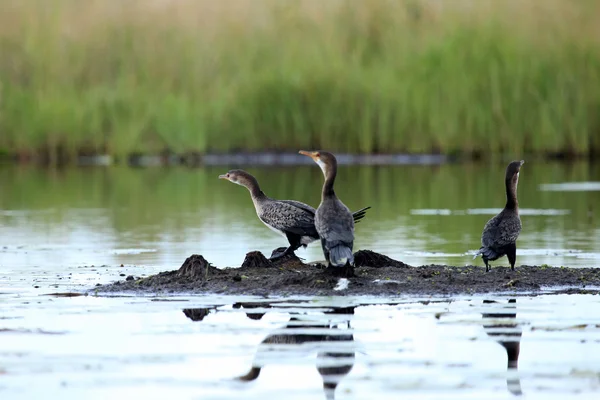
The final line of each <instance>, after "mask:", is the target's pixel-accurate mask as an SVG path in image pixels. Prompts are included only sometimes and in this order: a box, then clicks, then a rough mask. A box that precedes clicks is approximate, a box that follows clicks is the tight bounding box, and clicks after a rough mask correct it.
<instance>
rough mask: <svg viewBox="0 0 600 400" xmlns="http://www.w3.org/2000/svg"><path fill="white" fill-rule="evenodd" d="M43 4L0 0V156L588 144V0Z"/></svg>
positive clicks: (494, 150) (591, 105)
mask: <svg viewBox="0 0 600 400" xmlns="http://www.w3.org/2000/svg"><path fill="white" fill-rule="evenodd" d="M48 2H49V0H3V1H2V2H1V3H0V54H2V57H0V153H8V154H18V155H21V156H22V157H25V158H26V157H32V156H33V157H35V156H40V155H43V156H44V157H45V158H47V159H49V160H50V162H56V161H57V160H59V159H61V158H62V159H74V157H75V156H76V155H77V154H90V153H109V154H113V155H116V156H117V157H123V156H127V155H128V154H131V153H133V152H143V153H156V152H159V151H163V150H169V151H173V152H176V153H188V152H208V151H237V150H249V151H257V150H290V151H295V150H297V149H299V148H326V149H330V150H333V151H338V152H341V151H344V152H353V153H358V152H360V153H372V152H382V153H388V152H411V153H424V152H442V153H446V154H453V153H483V154H486V155H485V157H488V156H489V155H491V156H496V155H498V154H502V153H505V154H506V153H508V154H511V155H514V156H518V155H521V154H524V153H538V154H548V153H566V154H571V155H591V154H599V153H600V134H599V132H598V131H599V130H600V114H598V112H597V110H598V109H600V43H599V42H598V39H597V37H598V33H600V31H599V29H597V28H596V26H597V24H596V20H597V18H596V17H598V16H600V5H597V4H596V2H594V1H592V0H578V1H575V0H574V1H570V2H565V1H559V0H530V1H528V2H525V3H523V2H517V1H511V0H506V1H502V2H498V1H492V0H481V1H478V0H462V1H456V2H454V3H453V4H454V6H453V7H452V8H451V9H450V7H449V6H448V4H449V2H445V3H440V2H431V1H428V0H404V1H391V0H365V1H362V2H360V3H359V5H357V4H355V3H351V2H349V1H346V0H336V1H331V2H327V3H323V2H319V1H316V0H304V1H303V2H278V1H272V0H271V1H269V0H256V1H247V0H231V1H228V2H212V1H209V0H198V1H190V0H179V1H175V0H154V1H150V0H148V1H145V0H130V1H127V2H122V1H119V0H103V1H99V0H90V1H86V2H77V1H74V0H53V1H51V3H52V7H50V6H48V5H47V4H48ZM217 3H219V4H217ZM435 4H445V5H446V6H445V9H443V10H440V9H439V6H436V5H435Z"/></svg>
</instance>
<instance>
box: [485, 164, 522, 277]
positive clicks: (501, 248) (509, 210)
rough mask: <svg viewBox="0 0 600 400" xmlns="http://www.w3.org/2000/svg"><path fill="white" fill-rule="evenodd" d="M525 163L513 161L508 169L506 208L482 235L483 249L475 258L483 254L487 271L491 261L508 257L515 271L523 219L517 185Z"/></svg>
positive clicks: (505, 180) (491, 221) (488, 223)
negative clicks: (520, 216) (520, 215)
mask: <svg viewBox="0 0 600 400" xmlns="http://www.w3.org/2000/svg"><path fill="white" fill-rule="evenodd" d="M524 162H525V161H523V160H521V161H513V162H511V163H510V164H508V167H507V168H506V176H505V178H504V183H505V186H506V206H505V207H504V209H503V210H502V211H501V212H500V213H499V214H498V215H496V216H495V217H494V218H492V219H490V220H489V221H488V222H487V224H485V227H484V228H483V234H482V235H481V248H480V249H479V251H478V252H477V254H475V257H477V256H478V255H480V254H481V257H482V258H483V262H484V263H485V271H486V272H488V271H489V270H490V265H489V261H494V260H497V259H498V258H500V257H502V256H504V255H506V256H507V257H508V262H509V263H510V269H512V270H513V271H514V269H515V261H516V259H517V245H516V242H517V238H518V237H519V233H521V219H520V218H519V202H518V201H517V184H518V183H519V171H520V170H521V166H522V165H523V163H524Z"/></svg>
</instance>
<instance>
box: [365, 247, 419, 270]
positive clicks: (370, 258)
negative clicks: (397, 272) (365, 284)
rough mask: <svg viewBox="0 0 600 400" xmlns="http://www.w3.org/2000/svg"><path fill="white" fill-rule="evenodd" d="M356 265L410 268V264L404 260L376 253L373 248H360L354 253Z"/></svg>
mask: <svg viewBox="0 0 600 400" xmlns="http://www.w3.org/2000/svg"><path fill="white" fill-rule="evenodd" d="M354 265H355V266H356V267H371V268H382V267H396V268H410V265H408V264H404V263H403V262H402V261H396V260H394V259H393V258H389V257H388V256H385V255H383V254H379V253H375V252H374V251H371V250H359V251H357V252H356V253H354Z"/></svg>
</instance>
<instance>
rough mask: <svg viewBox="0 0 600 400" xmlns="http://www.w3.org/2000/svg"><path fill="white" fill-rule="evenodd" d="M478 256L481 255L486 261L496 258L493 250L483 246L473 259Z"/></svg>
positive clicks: (496, 254)
mask: <svg viewBox="0 0 600 400" xmlns="http://www.w3.org/2000/svg"><path fill="white" fill-rule="evenodd" d="M478 255H481V256H483V257H485V258H487V259H488V260H495V259H497V258H498V253H496V252H495V251H494V250H493V249H490V248H489V247H485V246H482V247H481V248H480V249H479V251H478V252H477V254H475V256H474V257H473V258H474V259H475V258H477V256H478Z"/></svg>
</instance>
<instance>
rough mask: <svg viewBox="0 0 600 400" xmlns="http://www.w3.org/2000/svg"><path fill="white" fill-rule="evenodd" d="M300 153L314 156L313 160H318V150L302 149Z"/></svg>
mask: <svg viewBox="0 0 600 400" xmlns="http://www.w3.org/2000/svg"><path fill="white" fill-rule="evenodd" d="M298 154H302V155H303V156H308V157H310V158H312V159H313V160H315V161H316V160H317V155H316V154H317V152H316V151H305V150H300V151H299V152H298Z"/></svg>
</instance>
